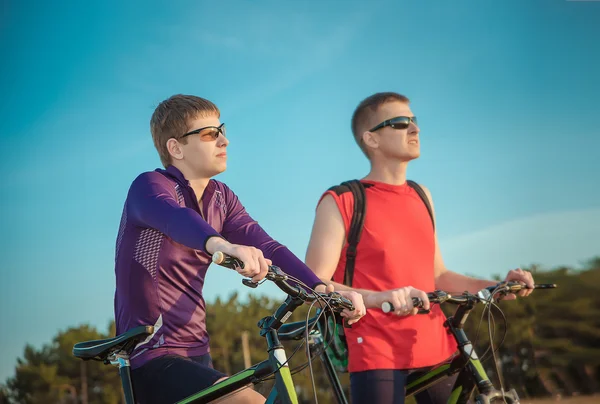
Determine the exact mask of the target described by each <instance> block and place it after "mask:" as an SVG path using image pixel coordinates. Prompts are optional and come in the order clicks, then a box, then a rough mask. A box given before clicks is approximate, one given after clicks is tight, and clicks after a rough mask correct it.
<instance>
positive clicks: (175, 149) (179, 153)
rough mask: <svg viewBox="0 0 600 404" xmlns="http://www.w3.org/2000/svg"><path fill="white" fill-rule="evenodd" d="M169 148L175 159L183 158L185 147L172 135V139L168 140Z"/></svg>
mask: <svg viewBox="0 0 600 404" xmlns="http://www.w3.org/2000/svg"><path fill="white" fill-rule="evenodd" d="M167 150H168V151H169V154H170V155H171V157H172V158H173V159H174V160H182V159H183V148H182V147H181V143H179V142H178V141H177V139H175V138H173V137H172V138H171V139H169V140H167Z"/></svg>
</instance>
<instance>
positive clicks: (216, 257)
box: [212, 251, 244, 270]
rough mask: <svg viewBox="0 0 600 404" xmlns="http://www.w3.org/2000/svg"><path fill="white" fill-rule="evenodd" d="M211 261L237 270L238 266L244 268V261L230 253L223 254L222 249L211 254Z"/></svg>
mask: <svg viewBox="0 0 600 404" xmlns="http://www.w3.org/2000/svg"><path fill="white" fill-rule="evenodd" d="M212 262H213V263H215V264H217V265H221V266H222V267H225V268H229V269H234V270H237V269H238V268H241V269H244V263H243V262H242V261H241V260H239V259H237V258H235V257H232V256H231V255H228V254H225V253H224V252H222V251H216V252H215V253H214V254H213V255H212Z"/></svg>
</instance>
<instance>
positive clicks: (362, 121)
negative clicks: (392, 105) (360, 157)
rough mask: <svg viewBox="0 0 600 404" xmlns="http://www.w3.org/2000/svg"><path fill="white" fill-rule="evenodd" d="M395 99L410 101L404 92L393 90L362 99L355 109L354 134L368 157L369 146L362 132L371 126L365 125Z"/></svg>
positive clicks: (353, 119) (353, 115)
mask: <svg viewBox="0 0 600 404" xmlns="http://www.w3.org/2000/svg"><path fill="white" fill-rule="evenodd" d="M393 101H399V102H404V103H407V104H408V103H409V102H410V100H409V99H408V97H406V96H404V95H402V94H398V93H393V92H384V93H376V94H373V95H371V96H369V97H367V98H365V99H364V100H362V101H361V103H360V104H358V107H356V109H355V110H354V114H352V134H353V135H354V140H355V141H356V143H357V144H358V147H360V149H361V150H362V152H363V153H364V154H365V156H367V158H368V157H369V155H368V154H367V148H366V146H365V144H364V143H363V141H362V134H363V133H364V132H365V131H366V130H368V129H370V128H366V127H365V125H367V124H368V123H369V121H370V119H369V118H370V117H371V116H372V115H373V114H374V113H376V112H377V110H378V109H379V108H380V107H381V106H382V105H384V104H387V103H388V102H393Z"/></svg>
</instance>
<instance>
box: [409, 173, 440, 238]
mask: <svg viewBox="0 0 600 404" xmlns="http://www.w3.org/2000/svg"><path fill="white" fill-rule="evenodd" d="M406 182H407V183H408V186H410V187H411V188H412V189H414V190H415V191H416V192H417V195H419V198H421V200H422V201H423V203H424V204H425V207H426V208H427V212H429V217H430V218H431V224H432V225H433V229H434V230H435V220H434V219H433V210H432V209H431V204H430V203H429V198H428V197H427V194H426V193H425V191H424V190H423V188H421V186H420V185H419V184H417V183H416V182H414V181H411V180H407V181H406Z"/></svg>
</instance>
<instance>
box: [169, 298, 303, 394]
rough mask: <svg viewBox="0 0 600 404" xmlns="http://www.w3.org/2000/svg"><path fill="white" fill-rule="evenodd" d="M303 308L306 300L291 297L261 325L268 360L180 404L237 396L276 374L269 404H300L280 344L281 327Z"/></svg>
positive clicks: (259, 324) (262, 321)
mask: <svg viewBox="0 0 600 404" xmlns="http://www.w3.org/2000/svg"><path fill="white" fill-rule="evenodd" d="M302 304H304V301H303V300H302V299H300V298H297V297H291V296H288V297H287V299H286V300H285V302H284V303H283V304H282V305H281V306H280V307H279V308H278V309H277V311H276V312H275V314H274V315H273V316H269V317H265V318H263V319H262V320H260V321H259V323H258V326H259V327H260V329H261V331H260V335H261V336H264V337H265V338H266V340H267V346H268V348H267V350H268V352H269V359H268V360H266V361H263V362H261V363H258V364H256V365H254V366H252V367H250V368H248V369H245V370H242V371H241V372H239V373H236V374H235V375H233V376H231V377H228V378H227V379H224V380H222V381H220V382H219V383H215V384H214V385H212V386H210V387H208V388H206V389H204V390H202V391H199V392H198V393H195V394H193V395H191V396H189V397H187V398H185V399H183V400H181V401H179V402H178V403H177V404H191V403H194V404H200V403H208V402H210V401H212V400H215V399H217V398H221V397H224V396H225V395H227V394H230V393H233V392H235V391H236V390H238V389H240V388H242V387H244V386H246V385H248V384H250V383H258V382H260V381H261V380H262V379H263V378H265V377H266V376H268V375H270V374H272V373H275V386H274V387H273V389H272V390H271V393H270V394H269V396H268V398H267V401H266V402H267V404H272V403H275V400H278V402H280V403H282V404H298V397H297V395H296V389H295V388H294V382H293V380H292V374H291V372H290V368H289V366H288V364H287V361H288V359H287V357H286V354H285V350H284V349H283V345H282V344H281V342H280V341H279V336H278V335H277V330H278V329H279V327H281V325H282V324H283V321H285V319H286V316H289V314H291V313H292V312H293V311H294V310H295V309H297V308H298V307H300V306H301V305H302ZM282 320H283V321H282Z"/></svg>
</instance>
